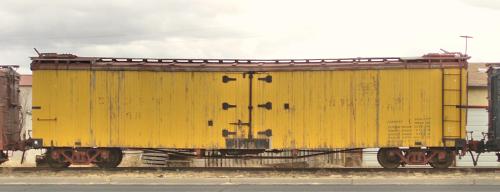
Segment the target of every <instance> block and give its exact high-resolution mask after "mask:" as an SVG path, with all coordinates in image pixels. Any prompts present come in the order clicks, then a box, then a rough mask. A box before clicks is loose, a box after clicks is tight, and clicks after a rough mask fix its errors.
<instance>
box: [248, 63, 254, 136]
mask: <svg viewBox="0 0 500 192" xmlns="http://www.w3.org/2000/svg"><path fill="white" fill-rule="evenodd" d="M253 74H254V72H252V71H251V72H248V80H249V81H250V90H249V97H248V139H253V130H252V111H253V101H252V100H253V99H252V95H253V93H252V92H253Z"/></svg>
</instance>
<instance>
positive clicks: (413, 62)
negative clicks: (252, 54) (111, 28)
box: [31, 54, 469, 71]
mask: <svg viewBox="0 0 500 192" xmlns="http://www.w3.org/2000/svg"><path fill="white" fill-rule="evenodd" d="M468 58H469V57H467V56H462V55H450V54H445V55H443V54H427V55H424V56H422V57H407V58H404V57H369V58H368V57H367V58H363V57H358V58H337V59H157V58H116V57H77V56H75V55H70V54H50V55H49V56H40V57H32V58H31V59H32V63H31V69H32V70H43V69H58V70H73V69H78V70H151V71H291V70H338V69H382V68H445V67H464V68H466V67H467V59H468Z"/></svg>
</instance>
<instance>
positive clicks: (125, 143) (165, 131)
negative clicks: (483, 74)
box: [31, 54, 467, 167]
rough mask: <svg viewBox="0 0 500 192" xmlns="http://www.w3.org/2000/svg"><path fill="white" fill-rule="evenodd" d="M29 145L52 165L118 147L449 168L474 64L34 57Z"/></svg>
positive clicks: (434, 59)
mask: <svg viewBox="0 0 500 192" xmlns="http://www.w3.org/2000/svg"><path fill="white" fill-rule="evenodd" d="M31 68H32V70H33V78H34V80H33V137H34V138H40V139H43V143H44V146H45V147H46V148H48V149H49V150H48V152H47V158H48V161H49V162H51V163H52V164H51V165H52V166H68V165H69V164H71V163H96V164H97V165H99V166H102V167H113V166H116V165H117V164H118V163H119V161H120V160H121V149H127V148H138V149H145V148H148V149H151V148H153V149H154V148H166V149H175V150H188V151H196V152H200V151H205V150H215V151H219V152H220V153H219V154H221V155H243V154H254V153H259V152H262V151H265V150H275V151H279V150H315V151H321V150H329V149H339V148H342V149H354V148H356V149H359V148H382V149H381V150H380V151H379V155H378V158H379V162H380V164H381V165H382V166H384V167H398V166H399V165H401V164H427V163H430V164H431V165H432V166H434V167H448V166H450V165H451V162H452V161H453V159H454V158H453V157H454V152H453V151H454V150H456V149H457V147H462V146H459V145H462V144H463V142H462V141H464V139H465V137H466V132H465V125H466V110H465V109H463V108H461V107H460V106H465V105H466V104H467V94H466V93H467V90H466V89H467V86H466V85H467V70H466V69H467V57H465V56H462V55H459V54H458V55H456V54H428V55H425V56H422V57H416V58H398V57H393V58H352V59H298V60H238V59H143V58H140V59H139V58H99V57H77V56H75V55H70V54H42V55H40V56H38V57H33V58H32V64H31Z"/></svg>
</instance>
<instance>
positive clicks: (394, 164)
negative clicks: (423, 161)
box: [377, 148, 401, 169]
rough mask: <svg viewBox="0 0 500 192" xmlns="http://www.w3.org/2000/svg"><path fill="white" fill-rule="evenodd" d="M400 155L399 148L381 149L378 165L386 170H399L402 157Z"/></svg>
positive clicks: (378, 154) (378, 155)
mask: <svg viewBox="0 0 500 192" xmlns="http://www.w3.org/2000/svg"><path fill="white" fill-rule="evenodd" d="M398 153H401V151H400V150H399V149H398V148H381V149H379V150H378V153H377V160H378V163H379V164H380V165H381V166H382V167H384V168H388V169H394V168H398V167H399V166H400V165H401V157H399V155H398Z"/></svg>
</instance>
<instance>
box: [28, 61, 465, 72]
mask: <svg viewBox="0 0 500 192" xmlns="http://www.w3.org/2000/svg"><path fill="white" fill-rule="evenodd" d="M466 65H467V64H466V63H461V64H460V63H457V62H447V63H425V64H423V63H413V64H412V63H398V64H355V65H353V64H343V65H252V66H248V65H244V66H243V65H236V66H231V65H228V66H223V65H219V66H214V65H211V66H190V65H145V64H141V65H126V66H124V65H92V64H40V65H36V64H35V65H32V67H31V69H32V70H104V71H212V72H215V71H222V72H224V71H228V72H238V71H300V70H308V71H322V70H365V69H366V70H368V69H436V68H466V67H467V66H466Z"/></svg>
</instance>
